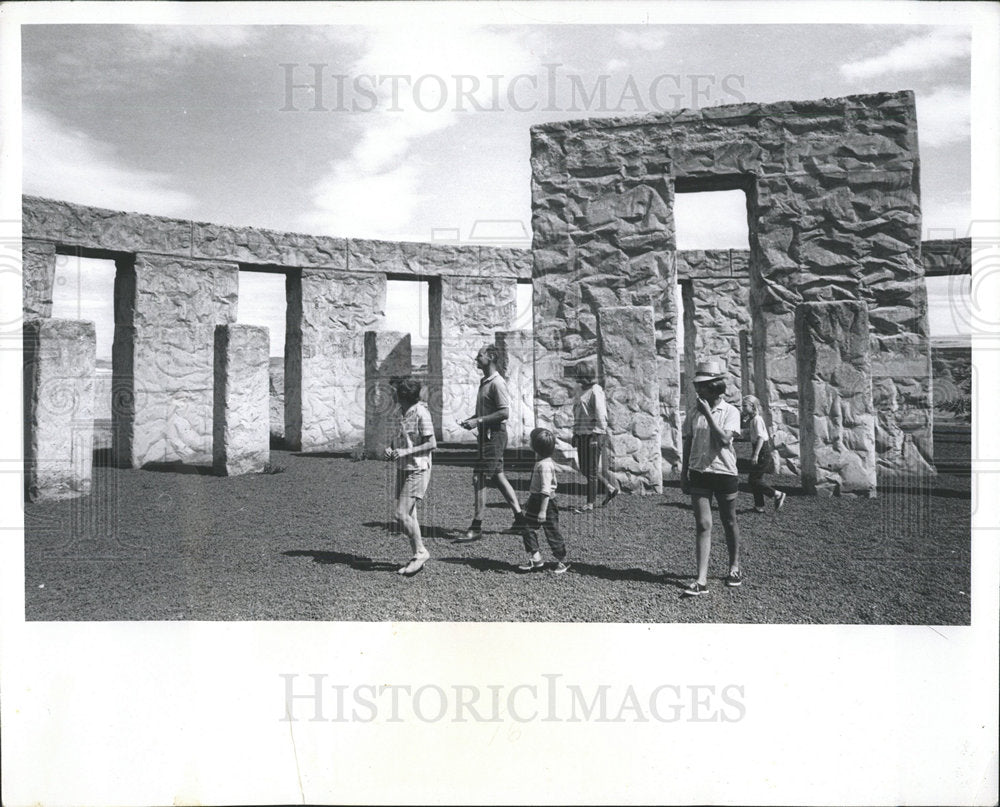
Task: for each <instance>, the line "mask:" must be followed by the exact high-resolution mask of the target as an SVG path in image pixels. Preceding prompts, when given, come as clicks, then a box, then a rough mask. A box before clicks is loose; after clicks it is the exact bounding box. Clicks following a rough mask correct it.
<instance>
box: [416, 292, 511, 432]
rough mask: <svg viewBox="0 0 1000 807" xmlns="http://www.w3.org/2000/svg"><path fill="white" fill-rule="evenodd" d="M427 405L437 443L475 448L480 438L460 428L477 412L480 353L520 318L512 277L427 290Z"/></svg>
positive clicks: (480, 376)
mask: <svg viewBox="0 0 1000 807" xmlns="http://www.w3.org/2000/svg"><path fill="white" fill-rule="evenodd" d="M428 296H429V307H430V315H431V316H430V320H431V321H430V338H429V340H428V354H427V365H428V366H427V374H428V387H429V390H428V400H429V404H430V411H431V417H432V418H433V419H434V425H435V428H438V429H440V434H438V439H439V440H444V441H445V442H454V443H474V442H475V441H476V433H475V432H470V431H466V430H465V429H463V428H462V427H461V426H459V425H458V424H459V423H461V422H462V421H463V420H465V418H467V417H469V416H471V415H472V414H473V413H474V412H475V408H476V394H477V392H478V390H479V380H480V379H481V378H482V375H481V374H480V372H479V370H478V368H477V367H476V362H475V358H476V353H477V352H478V351H479V348H481V347H482V346H483V345H485V344H493V342H494V334H495V333H496V331H506V330H509V329H510V328H511V326H512V325H513V324H514V319H515V317H516V315H517V280H516V279H515V278H512V277H499V278H497V277H494V278H464V277H442V278H440V280H439V281H437V282H432V283H431V285H430V288H429V295H428Z"/></svg>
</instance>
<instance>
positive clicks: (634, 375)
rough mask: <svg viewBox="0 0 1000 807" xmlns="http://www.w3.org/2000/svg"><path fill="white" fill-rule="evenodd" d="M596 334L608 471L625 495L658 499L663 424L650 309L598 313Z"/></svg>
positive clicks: (605, 310)
mask: <svg viewBox="0 0 1000 807" xmlns="http://www.w3.org/2000/svg"><path fill="white" fill-rule="evenodd" d="M597 329H598V356H599V360H600V375H601V376H602V377H603V378H604V389H605V395H606V397H607V402H608V442H609V444H610V446H609V452H608V453H609V470H610V472H611V474H612V476H614V477H615V479H616V481H617V482H618V484H620V485H621V486H622V487H623V488H624V489H625V490H630V491H633V492H637V493H648V492H657V493H659V492H660V491H662V489H663V478H662V466H661V454H660V429H661V428H662V419H661V417H660V401H659V393H660V387H659V383H658V379H657V375H656V358H657V357H656V339H655V333H656V331H655V327H654V317H653V309H652V306H622V307H609V308H602V309H600V311H599V312H598V315H597Z"/></svg>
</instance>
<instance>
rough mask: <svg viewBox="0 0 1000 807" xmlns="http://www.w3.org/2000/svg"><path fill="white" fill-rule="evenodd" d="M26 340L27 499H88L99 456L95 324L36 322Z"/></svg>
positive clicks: (30, 324) (26, 327)
mask: <svg viewBox="0 0 1000 807" xmlns="http://www.w3.org/2000/svg"><path fill="white" fill-rule="evenodd" d="M23 338H24V388H23V390H24V484H25V495H26V496H27V498H28V500H30V501H40V500H46V499H70V498H74V497H77V496H85V495H87V494H89V493H90V485H91V469H92V467H93V456H94V369H95V363H96V352H97V340H96V336H95V332H94V324H93V323H92V322H78V321H75V320H64V319H51V318H45V319H41V318H32V319H28V320H25V322H24V327H23Z"/></svg>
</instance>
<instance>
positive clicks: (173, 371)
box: [111, 253, 239, 468]
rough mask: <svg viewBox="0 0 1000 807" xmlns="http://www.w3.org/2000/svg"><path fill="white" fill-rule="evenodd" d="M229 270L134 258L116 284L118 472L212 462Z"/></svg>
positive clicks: (233, 272)
mask: <svg viewBox="0 0 1000 807" xmlns="http://www.w3.org/2000/svg"><path fill="white" fill-rule="evenodd" d="M238 273H239V270H238V268H237V266H236V265H235V264H225V263H216V262H212V261H192V260H185V259H182V258H173V257H168V256H163V255H150V254H145V253H139V254H137V255H136V256H135V261H134V263H126V262H120V264H119V267H118V273H117V276H116V278H115V339H114V344H113V346H112V367H113V373H114V379H113V387H114V391H113V393H112V413H111V415H112V421H113V423H112V428H113V431H114V456H115V461H116V463H117V464H118V465H119V467H126V468H139V467H142V466H143V465H146V464H148V463H160V462H188V463H211V462H212V461H213V455H212V439H213V438H212V412H213V406H214V395H213V388H214V368H215V327H216V325H226V324H229V323H231V322H234V321H235V319H236V300H237V283H238Z"/></svg>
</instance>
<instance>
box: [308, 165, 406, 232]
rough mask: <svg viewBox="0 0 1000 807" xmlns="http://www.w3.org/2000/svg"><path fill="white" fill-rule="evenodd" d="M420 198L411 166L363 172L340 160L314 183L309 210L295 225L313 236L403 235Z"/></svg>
mask: <svg viewBox="0 0 1000 807" xmlns="http://www.w3.org/2000/svg"><path fill="white" fill-rule="evenodd" d="M420 199H421V196H420V192H419V171H418V169H417V167H416V166H415V165H409V164H404V165H398V166H396V167H395V168H391V169H388V170H385V171H382V172H379V173H375V174H366V173H364V172H363V171H360V170H357V168H356V167H355V166H354V165H353V164H352V163H351V162H350V161H349V160H344V161H339V162H336V163H334V164H333V165H332V167H331V170H330V172H329V173H328V174H327V175H326V176H325V177H324V178H323V179H322V180H320V181H319V182H318V183H317V184H316V185H315V186H314V188H313V204H314V209H313V210H312V211H311V212H309V213H306V214H305V215H303V216H301V217H300V219H299V224H300V225H301V226H302V227H303V229H304V230H305V231H306V232H310V233H315V234H316V235H337V236H350V237H353V238H382V239H395V238H405V236H406V232H407V229H406V228H407V225H408V224H409V222H410V219H411V218H412V216H413V211H414V209H415V208H416V206H417V204H418V203H419V202H420Z"/></svg>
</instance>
